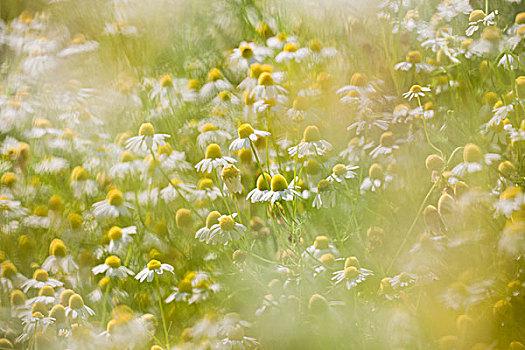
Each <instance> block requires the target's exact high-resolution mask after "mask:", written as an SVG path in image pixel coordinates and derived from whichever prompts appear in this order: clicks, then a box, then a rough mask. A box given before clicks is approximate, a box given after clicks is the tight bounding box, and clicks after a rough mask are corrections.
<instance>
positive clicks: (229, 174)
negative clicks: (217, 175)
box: [221, 164, 239, 179]
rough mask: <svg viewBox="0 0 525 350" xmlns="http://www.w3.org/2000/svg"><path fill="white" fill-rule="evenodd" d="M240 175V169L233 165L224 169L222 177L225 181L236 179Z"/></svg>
mask: <svg viewBox="0 0 525 350" xmlns="http://www.w3.org/2000/svg"><path fill="white" fill-rule="evenodd" d="M238 175H239V169H237V167H236V166H235V165H233V164H231V165H229V166H227V167H225V168H223V169H222V172H221V176H222V178H223V179H228V178H230V179H231V178H235V177H237V176H238Z"/></svg>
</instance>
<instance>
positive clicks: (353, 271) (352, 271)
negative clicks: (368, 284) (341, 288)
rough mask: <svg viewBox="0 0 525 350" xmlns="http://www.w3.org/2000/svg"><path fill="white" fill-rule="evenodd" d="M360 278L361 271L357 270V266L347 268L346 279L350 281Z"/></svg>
mask: <svg viewBox="0 0 525 350" xmlns="http://www.w3.org/2000/svg"><path fill="white" fill-rule="evenodd" d="M357 276H359V271H358V270H357V267H355V266H348V267H347V268H345V277H346V278H348V279H349V280H350V279H353V278H356V277H357Z"/></svg>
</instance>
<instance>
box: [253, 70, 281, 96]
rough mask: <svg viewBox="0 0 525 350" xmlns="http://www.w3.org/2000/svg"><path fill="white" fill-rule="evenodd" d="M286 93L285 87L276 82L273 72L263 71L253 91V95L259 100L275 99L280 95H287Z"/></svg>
mask: <svg viewBox="0 0 525 350" xmlns="http://www.w3.org/2000/svg"><path fill="white" fill-rule="evenodd" d="M286 93H287V91H286V89H285V88H283V87H281V86H280V85H277V84H275V81H274V80H273V75H272V74H271V73H268V72H262V73H261V75H259V79H258V80H257V85H256V86H255V87H254V88H253V90H252V92H251V97H252V98H253V97H255V99H257V100H271V99H274V100H275V99H277V97H278V96H280V95H285V94H286Z"/></svg>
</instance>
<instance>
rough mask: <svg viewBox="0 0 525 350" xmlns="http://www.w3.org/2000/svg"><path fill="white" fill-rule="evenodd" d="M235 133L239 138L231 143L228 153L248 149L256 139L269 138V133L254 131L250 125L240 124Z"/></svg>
mask: <svg viewBox="0 0 525 350" xmlns="http://www.w3.org/2000/svg"><path fill="white" fill-rule="evenodd" d="M237 132H238V133H239V138H237V139H235V140H233V141H232V143H231V144H230V151H234V152H235V151H240V150H241V149H249V148H250V146H251V144H252V142H255V141H257V139H258V138H260V137H267V136H270V133H269V132H267V131H261V130H256V129H254V128H253V127H252V126H251V125H250V124H242V125H241V126H239V128H238V130H237Z"/></svg>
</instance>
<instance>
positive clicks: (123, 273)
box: [91, 255, 135, 279]
mask: <svg viewBox="0 0 525 350" xmlns="http://www.w3.org/2000/svg"><path fill="white" fill-rule="evenodd" d="M91 272H93V274H95V275H98V274H101V273H103V274H105V275H106V276H108V277H116V278H121V279H122V278H126V277H127V276H128V275H131V276H133V275H134V274H135V273H134V272H133V271H131V270H130V269H128V268H127V267H125V266H122V265H121V263H120V258H119V257H117V256H115V255H111V256H108V257H107V258H106V260H104V263H103V264H100V265H97V266H95V267H94V268H92V269H91Z"/></svg>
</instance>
